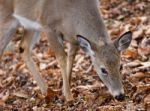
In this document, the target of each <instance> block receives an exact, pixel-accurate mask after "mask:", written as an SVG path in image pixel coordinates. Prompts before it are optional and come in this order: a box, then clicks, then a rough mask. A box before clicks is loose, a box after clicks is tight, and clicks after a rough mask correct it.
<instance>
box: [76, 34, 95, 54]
mask: <svg viewBox="0 0 150 111" xmlns="http://www.w3.org/2000/svg"><path fill="white" fill-rule="evenodd" d="M77 42H78V44H79V45H80V47H81V48H82V50H83V51H84V52H86V53H87V54H88V55H93V54H94V52H93V50H92V48H91V44H90V42H89V40H87V39H86V38H84V37H83V36H81V35H77Z"/></svg>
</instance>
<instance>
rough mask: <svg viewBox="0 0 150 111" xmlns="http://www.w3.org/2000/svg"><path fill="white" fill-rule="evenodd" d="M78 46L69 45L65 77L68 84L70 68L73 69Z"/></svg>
mask: <svg viewBox="0 0 150 111" xmlns="http://www.w3.org/2000/svg"><path fill="white" fill-rule="evenodd" d="M77 49H78V46H77V45H74V44H71V43H70V44H69V48H68V57H67V76H68V79H69V83H71V73H72V67H73V62H74V58H75V55H76V52H77Z"/></svg>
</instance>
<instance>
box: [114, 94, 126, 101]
mask: <svg viewBox="0 0 150 111" xmlns="http://www.w3.org/2000/svg"><path fill="white" fill-rule="evenodd" d="M115 99H117V100H118V101H123V100H124V99H125V95H124V94H120V95H118V96H116V97H115Z"/></svg>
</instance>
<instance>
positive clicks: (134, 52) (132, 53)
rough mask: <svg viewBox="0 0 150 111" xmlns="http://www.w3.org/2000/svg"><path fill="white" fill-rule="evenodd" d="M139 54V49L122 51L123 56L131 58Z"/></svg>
mask: <svg viewBox="0 0 150 111" xmlns="http://www.w3.org/2000/svg"><path fill="white" fill-rule="evenodd" d="M137 56H138V53H137V50H134V49H127V50H125V51H124V52H123V53H122V57H123V58H127V59H129V58H131V59H135V58H136V57H137Z"/></svg>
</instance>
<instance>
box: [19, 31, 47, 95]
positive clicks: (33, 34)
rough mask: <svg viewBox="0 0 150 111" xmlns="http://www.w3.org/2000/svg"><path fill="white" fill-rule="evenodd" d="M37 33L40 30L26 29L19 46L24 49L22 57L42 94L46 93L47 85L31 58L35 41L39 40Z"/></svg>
mask: <svg viewBox="0 0 150 111" xmlns="http://www.w3.org/2000/svg"><path fill="white" fill-rule="evenodd" d="M39 34H40V32H38V31H30V30H27V32H25V37H24V39H23V41H22V44H21V45H22V46H21V47H22V48H23V49H24V51H23V53H22V57H23V59H24V61H25V63H26V65H27V68H28V69H29V70H30V72H31V74H32V76H33V78H34V80H35V81H36V82H37V85H38V86H39V87H40V90H41V92H42V94H47V88H48V86H47V84H46V83H45V81H44V79H43V78H42V76H41V75H40V73H39V69H38V67H37V66H36V64H35V63H34V61H33V59H32V49H33V46H34V45H35V43H36V42H37V40H39V37H40V36H39Z"/></svg>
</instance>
